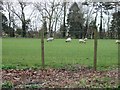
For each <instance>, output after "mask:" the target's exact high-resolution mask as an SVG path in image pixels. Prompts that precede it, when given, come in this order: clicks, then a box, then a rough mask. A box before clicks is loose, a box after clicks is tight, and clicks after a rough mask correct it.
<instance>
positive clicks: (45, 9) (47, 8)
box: [34, 0, 61, 37]
mask: <svg viewBox="0 0 120 90" xmlns="http://www.w3.org/2000/svg"><path fill="white" fill-rule="evenodd" d="M34 6H35V7H36V8H37V9H38V10H39V12H40V14H41V17H43V16H46V17H47V18H46V19H47V21H48V32H49V36H50V37H51V36H53V27H54V25H55V30H56V24H57V21H58V16H60V12H61V9H60V11H57V10H59V9H58V8H60V7H59V6H60V2H55V0H53V1H49V2H47V3H46V2H37V3H35V4H34ZM42 21H43V20H42Z"/></svg>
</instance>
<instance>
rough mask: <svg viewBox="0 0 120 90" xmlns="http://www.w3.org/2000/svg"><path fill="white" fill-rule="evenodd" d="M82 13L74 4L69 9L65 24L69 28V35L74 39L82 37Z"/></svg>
mask: <svg viewBox="0 0 120 90" xmlns="http://www.w3.org/2000/svg"><path fill="white" fill-rule="evenodd" d="M83 23H84V19H83V13H82V12H81V10H80V8H79V7H78V4H77V3H76V2H74V3H73V5H72V6H71V7H70V9H69V14H68V19H67V24H68V27H69V34H70V35H71V36H72V37H75V38H82V37H83V31H84V30H83Z"/></svg>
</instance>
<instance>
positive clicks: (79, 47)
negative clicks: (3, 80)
mask: <svg viewBox="0 0 120 90" xmlns="http://www.w3.org/2000/svg"><path fill="white" fill-rule="evenodd" d="M93 55H94V41H93V40H90V39H88V41H87V42H86V44H84V43H81V44H80V43H79V42H78V39H73V40H72V41H71V42H68V43H66V42H65V39H55V40H54V41H53V42H46V39H45V65H46V66H47V67H55V68H60V67H64V66H66V65H75V64H80V65H85V66H93ZM97 60H98V61H97V66H98V67H100V68H106V67H113V66H117V64H118V45H117V44H115V40H110V39H103V40H98V56H97ZM2 65H3V66H4V67H5V66H10V65H11V66H17V67H19V68H22V67H40V66H41V41H40V39H28V38H27V39H25V38H3V39H2Z"/></svg>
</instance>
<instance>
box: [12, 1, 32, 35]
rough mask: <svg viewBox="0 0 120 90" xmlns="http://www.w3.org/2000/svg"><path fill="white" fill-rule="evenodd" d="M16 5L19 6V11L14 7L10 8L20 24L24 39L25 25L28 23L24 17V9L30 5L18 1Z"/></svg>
mask: <svg viewBox="0 0 120 90" xmlns="http://www.w3.org/2000/svg"><path fill="white" fill-rule="evenodd" d="M18 4H19V6H20V10H19V11H17V10H16V9H17V8H15V6H12V9H11V11H12V12H13V13H14V14H15V15H16V16H17V17H18V18H19V20H20V21H21V22H22V37H26V31H27V25H28V23H29V22H30V19H26V17H25V12H24V10H25V8H26V7H27V6H28V5H29V4H30V3H28V2H26V1H22V0H18Z"/></svg>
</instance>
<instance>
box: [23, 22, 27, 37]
mask: <svg viewBox="0 0 120 90" xmlns="http://www.w3.org/2000/svg"><path fill="white" fill-rule="evenodd" d="M22 37H26V24H25V22H22Z"/></svg>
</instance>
